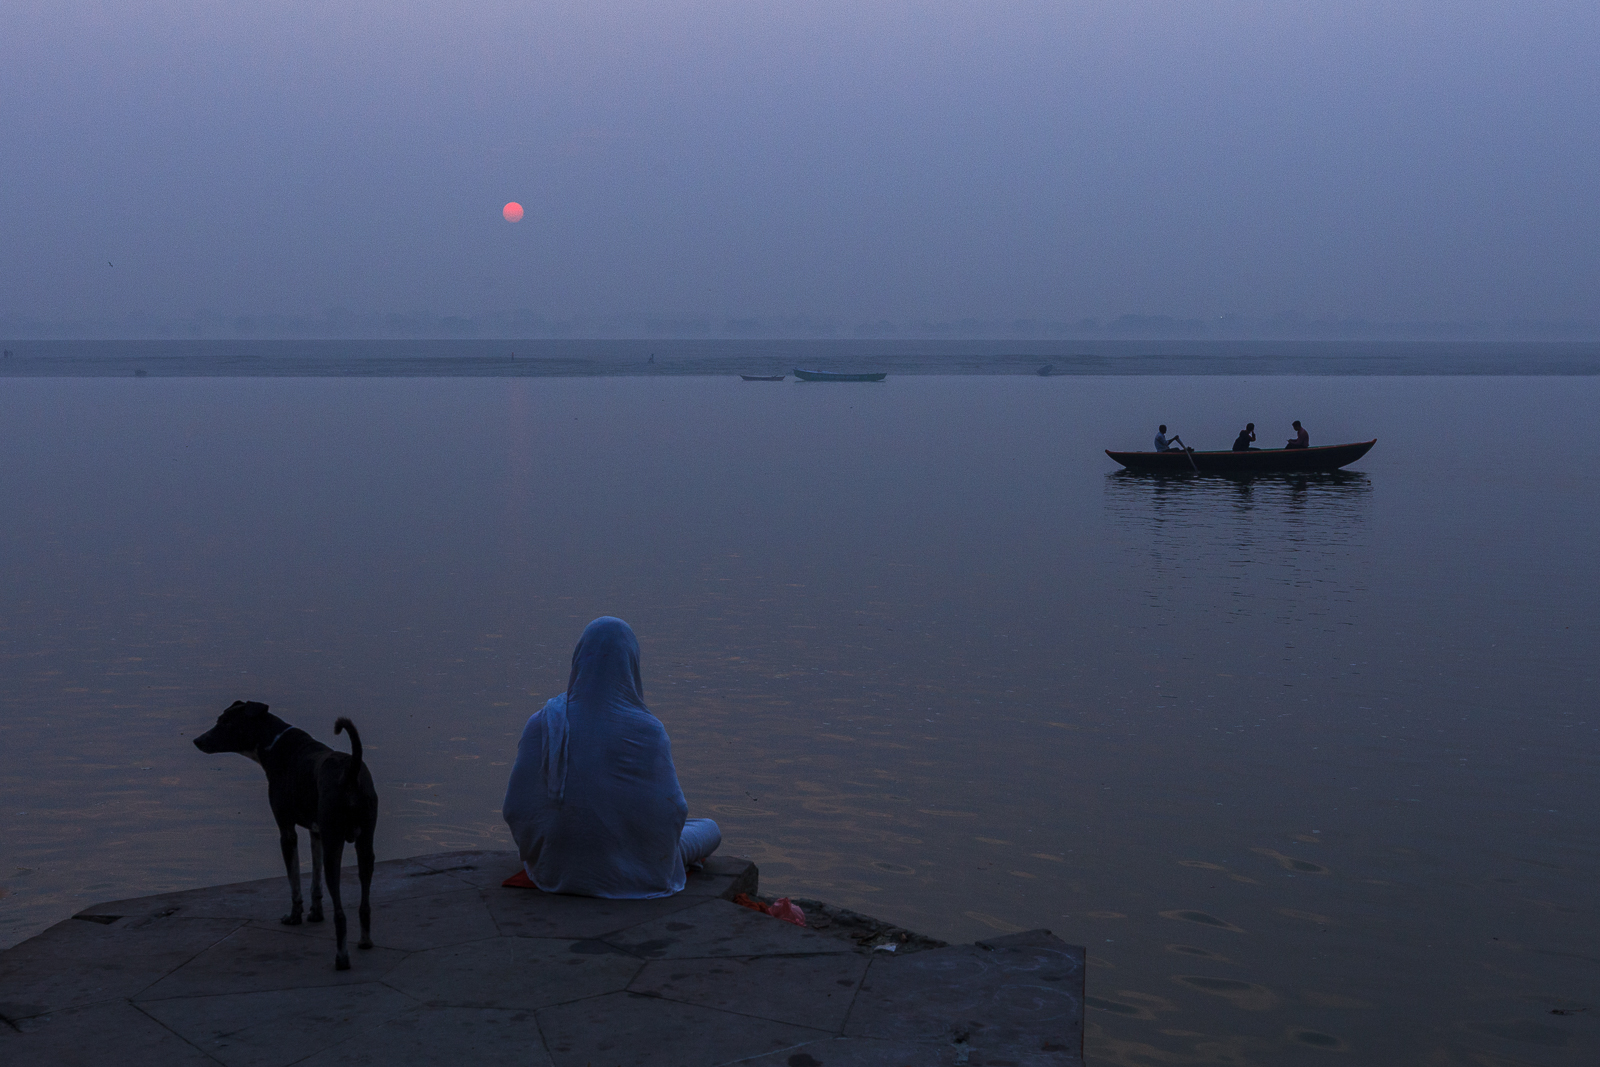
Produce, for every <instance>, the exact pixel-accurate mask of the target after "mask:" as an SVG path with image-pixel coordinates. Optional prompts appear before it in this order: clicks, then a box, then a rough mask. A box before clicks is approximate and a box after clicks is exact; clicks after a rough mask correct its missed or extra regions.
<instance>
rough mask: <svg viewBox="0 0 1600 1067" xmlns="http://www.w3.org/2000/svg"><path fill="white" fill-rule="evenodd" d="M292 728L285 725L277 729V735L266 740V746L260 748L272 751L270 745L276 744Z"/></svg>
mask: <svg viewBox="0 0 1600 1067" xmlns="http://www.w3.org/2000/svg"><path fill="white" fill-rule="evenodd" d="M293 729H294V727H293V726H285V727H284V728H283V729H281V730H279V731H278V736H277V737H274V738H273V739H272V740H271V741H268V742H267V747H266V748H264V749H262V750H261V751H263V752H271V751H272V746H273V745H275V744H277V743H278V742H279V741H280V740H282V739H283V735H284V734H286V733H288V732H289V731H290V730H293Z"/></svg>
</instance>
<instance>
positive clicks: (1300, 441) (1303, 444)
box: [1283, 419, 1311, 448]
mask: <svg viewBox="0 0 1600 1067" xmlns="http://www.w3.org/2000/svg"><path fill="white" fill-rule="evenodd" d="M1294 434H1295V435H1294V439H1293V440H1291V441H1288V442H1285V444H1284V446H1283V447H1284V448H1310V447H1311V435H1310V434H1308V433H1306V428H1305V427H1304V426H1301V425H1300V420H1299V419H1295V420H1294Z"/></svg>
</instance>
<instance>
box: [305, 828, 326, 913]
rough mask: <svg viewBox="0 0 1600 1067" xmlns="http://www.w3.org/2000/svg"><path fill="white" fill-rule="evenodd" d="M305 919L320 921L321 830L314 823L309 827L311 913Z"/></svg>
mask: <svg viewBox="0 0 1600 1067" xmlns="http://www.w3.org/2000/svg"><path fill="white" fill-rule="evenodd" d="M306 919H307V920H308V921H310V922H314V923H319V922H321V921H322V830H321V828H320V827H318V826H317V825H316V824H315V823H313V824H312V827H311V914H310V915H307V916H306Z"/></svg>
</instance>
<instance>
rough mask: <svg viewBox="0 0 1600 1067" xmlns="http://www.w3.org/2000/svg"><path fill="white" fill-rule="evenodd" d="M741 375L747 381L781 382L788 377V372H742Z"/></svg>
mask: <svg viewBox="0 0 1600 1067" xmlns="http://www.w3.org/2000/svg"><path fill="white" fill-rule="evenodd" d="M739 377H741V378H743V379H744V380H745V381H747V382H781V381H783V380H784V379H785V378H787V377H788V375H787V374H741V375H739Z"/></svg>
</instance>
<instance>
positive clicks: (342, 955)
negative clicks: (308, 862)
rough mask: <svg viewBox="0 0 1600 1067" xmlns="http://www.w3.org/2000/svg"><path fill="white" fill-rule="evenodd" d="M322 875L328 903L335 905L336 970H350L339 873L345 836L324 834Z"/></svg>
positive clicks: (334, 957)
mask: <svg viewBox="0 0 1600 1067" xmlns="http://www.w3.org/2000/svg"><path fill="white" fill-rule="evenodd" d="M322 849H323V855H322V873H323V875H324V876H325V878H326V879H327V882H328V903H329V904H332V905H333V936H334V943H335V946H336V950H335V952H334V956H333V966H334V969H336V970H340V971H348V970H349V969H350V950H349V949H347V948H345V946H344V934H345V921H344V902H343V901H341V900H340V899H339V871H340V868H342V867H343V866H344V835H343V834H324V835H323V837H322Z"/></svg>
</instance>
